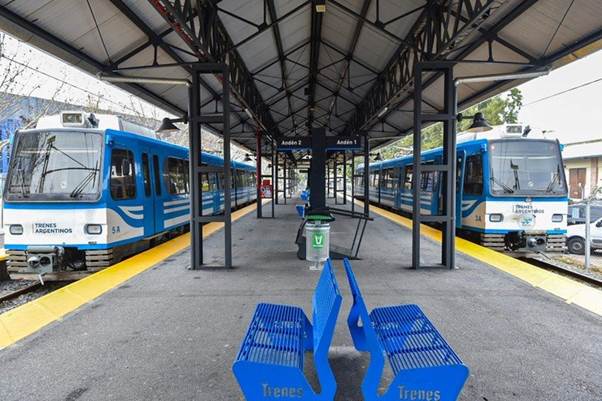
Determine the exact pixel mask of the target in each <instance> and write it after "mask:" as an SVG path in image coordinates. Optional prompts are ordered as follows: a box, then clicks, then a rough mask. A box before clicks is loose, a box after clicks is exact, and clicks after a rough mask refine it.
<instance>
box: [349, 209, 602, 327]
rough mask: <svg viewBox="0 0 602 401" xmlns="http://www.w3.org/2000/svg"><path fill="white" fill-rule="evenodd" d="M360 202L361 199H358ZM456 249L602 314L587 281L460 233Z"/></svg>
mask: <svg viewBox="0 0 602 401" xmlns="http://www.w3.org/2000/svg"><path fill="white" fill-rule="evenodd" d="M356 202H357V203H358V204H361V202H359V201H356ZM370 210H372V211H373V212H374V213H376V214H379V215H381V216H383V217H385V218H386V219H389V220H391V221H393V222H395V223H397V224H399V225H402V226H404V227H407V228H412V220H410V219H408V218H406V217H403V216H400V215H398V214H396V213H393V212H390V211H388V210H384V209H381V208H379V207H376V206H372V205H371V206H370ZM420 232H421V234H422V235H424V236H426V237H428V238H430V239H433V240H435V241H438V242H441V231H439V230H437V229H435V228H433V227H429V226H425V225H424V224H423V225H422V226H421V228H420ZM456 250H458V251H460V252H462V253H464V254H466V255H468V256H472V257H473V258H475V259H478V260H479V261H481V262H484V263H487V264H488V265H490V266H493V267H495V268H497V269H499V270H502V271H504V272H506V273H508V274H511V275H513V276H514V277H517V278H519V279H521V280H523V281H526V282H527V283H529V284H531V285H533V286H534V287H539V288H541V289H542V290H544V291H547V292H549V293H551V294H554V295H556V296H558V297H560V298H562V299H564V300H565V301H566V302H567V303H570V304H575V305H579V306H581V307H582V308H585V309H587V310H589V311H591V312H593V313H595V314H597V315H600V316H602V291H601V290H598V289H596V288H593V287H590V286H588V285H586V284H583V283H580V282H578V281H575V280H573V279H571V278H568V277H565V276H561V275H560V274H557V273H554V272H551V271H548V270H545V269H542V268H540V267H537V266H533V265H532V264H529V263H526V262H523V261H520V260H518V259H515V258H512V257H510V256H507V255H504V254H502V253H499V252H496V251H493V250H491V249H488V248H485V247H483V246H480V245H477V244H475V243H473V242H470V241H467V240H465V239H462V238H458V237H456Z"/></svg>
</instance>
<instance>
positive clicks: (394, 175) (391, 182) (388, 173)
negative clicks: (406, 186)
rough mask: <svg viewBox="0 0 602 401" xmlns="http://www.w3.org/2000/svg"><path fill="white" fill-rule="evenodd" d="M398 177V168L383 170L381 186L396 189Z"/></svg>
mask: <svg viewBox="0 0 602 401" xmlns="http://www.w3.org/2000/svg"><path fill="white" fill-rule="evenodd" d="M398 179H399V169H398V168H388V169H386V170H383V183H382V186H383V188H385V189H387V190H391V191H394V190H396V189H397V180H398Z"/></svg>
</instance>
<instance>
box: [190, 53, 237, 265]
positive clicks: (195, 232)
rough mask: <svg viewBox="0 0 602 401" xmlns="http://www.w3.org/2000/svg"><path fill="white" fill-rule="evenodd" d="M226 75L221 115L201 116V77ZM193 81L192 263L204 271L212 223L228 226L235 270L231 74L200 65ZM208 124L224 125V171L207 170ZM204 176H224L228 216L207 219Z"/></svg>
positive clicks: (228, 252)
mask: <svg viewBox="0 0 602 401" xmlns="http://www.w3.org/2000/svg"><path fill="white" fill-rule="evenodd" d="M203 74H213V75H215V74H218V75H222V76H223V77H224V79H223V80H222V85H223V94H222V99H221V101H222V105H223V110H222V113H221V114H211V115H205V114H201V105H200V98H201V75H203ZM191 75H192V80H191V86H190V90H189V96H190V98H189V110H188V115H189V118H188V120H189V146H190V163H189V165H190V210H191V216H190V226H191V227H190V232H191V252H190V254H191V260H190V268H191V269H192V270H196V269H200V268H201V266H202V265H203V224H205V223H210V222H223V223H224V265H225V266H226V267H228V268H230V267H232V221H231V210H232V207H231V201H232V192H231V188H232V185H231V183H232V169H231V167H230V85H229V80H228V77H229V71H228V66H227V65H225V64H216V63H199V64H195V65H193V66H192V73H191ZM204 124H223V130H222V136H223V146H224V149H223V155H224V165H223V166H222V167H213V166H211V167H210V166H207V165H204V164H203V163H202V160H201V149H202V143H201V132H202V129H201V126H202V125H204ZM204 173H218V174H221V175H222V176H223V179H224V182H223V187H224V213H223V214H221V215H217V216H214V215H209V216H203V188H202V185H201V175H202V174H204Z"/></svg>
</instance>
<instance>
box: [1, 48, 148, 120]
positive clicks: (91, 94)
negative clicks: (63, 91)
mask: <svg viewBox="0 0 602 401" xmlns="http://www.w3.org/2000/svg"><path fill="white" fill-rule="evenodd" d="M1 58H5V59H7V60H9V61H11V62H13V63H15V64H17V65H20V66H22V67H24V68H27V69H29V70H31V71H33V72H35V73H38V74H41V75H44V76H46V77H48V78H50V79H54V80H55V81H58V82H60V83H61V84H64V85H68V86H70V87H72V88H75V89H77V90H80V91H82V92H84V93H86V94H88V95H90V96H93V97H95V98H97V99H99V100H103V101H106V102H107V103H111V104H112V105H114V106H117V107H119V108H121V109H126V110H128V111H130V112H132V113H134V114H135V115H138V114H139V113H140V110H136V109H134V108H131V107H129V106H127V105H125V104H122V103H119V102H116V101H114V100H111V99H109V98H106V97H104V96H101V95H99V94H98V93H94V92H92V91H90V90H88V89H85V88H82V87H80V86H77V85H75V84H72V83H71V82H68V81H66V80H64V79H62V78H59V77H56V76H54V75H52V74H49V73H47V72H44V71H41V70H39V69H37V68H34V67H32V66H30V65H28V64H25V63H22V62H20V61H18V60H16V59H14V58H11V57H8V56H5V55H4V54H2V55H0V59H1Z"/></svg>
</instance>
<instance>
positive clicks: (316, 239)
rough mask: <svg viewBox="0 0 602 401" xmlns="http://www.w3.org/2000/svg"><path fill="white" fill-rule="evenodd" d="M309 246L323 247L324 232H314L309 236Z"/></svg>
mask: <svg viewBox="0 0 602 401" xmlns="http://www.w3.org/2000/svg"><path fill="white" fill-rule="evenodd" d="M311 246H313V247H314V248H324V234H322V233H314V235H313V236H312V238H311Z"/></svg>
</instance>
